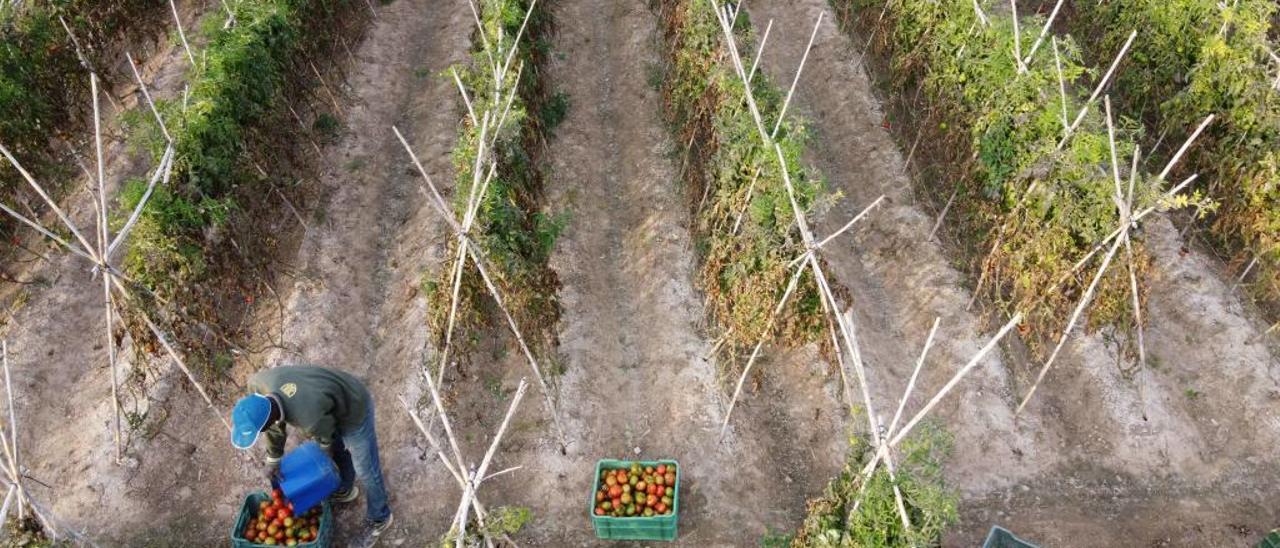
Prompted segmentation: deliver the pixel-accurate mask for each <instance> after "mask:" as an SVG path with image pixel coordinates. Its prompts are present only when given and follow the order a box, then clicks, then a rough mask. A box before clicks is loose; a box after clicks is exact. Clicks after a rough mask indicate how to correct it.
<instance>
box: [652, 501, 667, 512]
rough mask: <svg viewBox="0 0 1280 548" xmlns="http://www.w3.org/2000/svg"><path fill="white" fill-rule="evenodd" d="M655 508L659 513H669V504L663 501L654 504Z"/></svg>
mask: <svg viewBox="0 0 1280 548" xmlns="http://www.w3.org/2000/svg"><path fill="white" fill-rule="evenodd" d="M653 509H654V510H655V511H656V512H658V513H659V514H665V513H667V505H665V504H663V503H661V502H659V503H658V504H655V505H653Z"/></svg>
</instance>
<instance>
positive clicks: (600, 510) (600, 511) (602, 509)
mask: <svg viewBox="0 0 1280 548" xmlns="http://www.w3.org/2000/svg"><path fill="white" fill-rule="evenodd" d="M596 515H597V516H603V515H604V508H596Z"/></svg>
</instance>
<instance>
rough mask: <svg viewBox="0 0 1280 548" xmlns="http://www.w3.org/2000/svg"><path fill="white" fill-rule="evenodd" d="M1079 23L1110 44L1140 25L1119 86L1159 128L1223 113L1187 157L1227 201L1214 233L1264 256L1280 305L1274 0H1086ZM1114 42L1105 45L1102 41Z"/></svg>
mask: <svg viewBox="0 0 1280 548" xmlns="http://www.w3.org/2000/svg"><path fill="white" fill-rule="evenodd" d="M1080 9H1081V13H1080V15H1079V17H1077V19H1078V21H1077V26H1078V27H1081V28H1082V29H1083V30H1084V31H1085V32H1090V33H1093V34H1096V35H1098V36H1099V37H1100V39H1101V41H1102V43H1103V44H1104V45H1112V44H1115V43H1116V42H1117V41H1120V40H1124V39H1125V37H1126V35H1127V33H1128V30H1127V29H1130V28H1134V27H1136V28H1140V29H1142V34H1141V36H1140V38H1139V40H1137V41H1136V42H1135V46H1134V53H1133V54H1132V55H1131V57H1132V60H1131V61H1130V62H1129V63H1128V64H1127V65H1126V67H1125V69H1124V71H1122V72H1121V76H1120V81H1119V83H1120V84H1121V85H1120V86H1119V87H1118V90H1119V93H1120V95H1121V96H1122V97H1124V98H1125V99H1126V102H1127V103H1130V104H1134V105H1141V106H1142V107H1143V114H1144V115H1146V117H1147V119H1148V121H1149V123H1150V125H1151V126H1152V128H1153V131H1152V133H1153V134H1167V137H1166V152H1165V154H1166V155H1167V154H1169V152H1168V151H1172V150H1173V147H1170V146H1168V145H1170V144H1173V145H1176V144H1177V143H1180V142H1182V141H1183V140H1184V139H1185V137H1186V136H1187V135H1188V134H1189V133H1190V132H1191V130H1192V129H1194V128H1195V127H1196V126H1197V125H1198V124H1199V123H1200V121H1201V120H1203V119H1204V117H1205V116H1207V115H1208V114H1216V115H1217V116H1218V118H1217V120H1216V121H1215V122H1214V123H1213V125H1211V126H1210V127H1209V128H1208V130H1207V131H1206V132H1205V135H1204V137H1202V138H1201V141H1200V142H1201V145H1200V147H1199V148H1198V149H1196V150H1193V151H1192V153H1191V154H1189V155H1188V157H1187V158H1186V159H1185V160H1184V161H1183V165H1182V168H1181V169H1180V171H1181V172H1183V173H1192V172H1195V173H1199V174H1200V175H1201V177H1200V179H1199V183H1200V185H1201V188H1204V189H1207V190H1208V191H1209V193H1210V197H1211V198H1214V199H1216V200H1219V201H1221V202H1222V208H1221V210H1220V211H1219V212H1218V214H1217V215H1215V216H1214V219H1213V223H1212V230H1213V233H1214V234H1215V235H1216V236H1217V238H1218V240H1219V242H1221V243H1222V244H1224V245H1225V246H1226V247H1227V248H1228V249H1229V251H1230V253H1232V254H1234V255H1235V256H1236V257H1237V258H1238V261H1239V262H1242V263H1243V262H1248V261H1250V260H1251V259H1252V258H1254V257H1256V258H1258V263H1257V266H1256V267H1255V270H1254V272H1255V273H1257V275H1256V278H1255V280H1256V282H1255V283H1253V284H1252V288H1253V289H1254V293H1255V295H1257V296H1258V297H1260V298H1262V299H1265V300H1268V301H1270V302H1271V303H1273V304H1280V183H1277V181H1280V90H1277V89H1276V88H1275V87H1274V85H1275V82H1276V75H1277V72H1276V71H1277V67H1278V65H1277V63H1276V62H1274V61H1273V60H1272V58H1271V53H1270V52H1271V51H1280V41H1278V40H1277V39H1276V37H1275V36H1276V35H1275V33H1276V28H1275V27H1274V25H1275V22H1276V17H1277V13H1280V4H1277V3H1276V2H1275V1H1274V0H1239V1H1234V2H1217V1H1215V0H1113V1H1110V2H1106V3H1102V4H1099V5H1094V3H1092V2H1085V3H1082V5H1081V7H1080ZM1103 49H1106V48H1103Z"/></svg>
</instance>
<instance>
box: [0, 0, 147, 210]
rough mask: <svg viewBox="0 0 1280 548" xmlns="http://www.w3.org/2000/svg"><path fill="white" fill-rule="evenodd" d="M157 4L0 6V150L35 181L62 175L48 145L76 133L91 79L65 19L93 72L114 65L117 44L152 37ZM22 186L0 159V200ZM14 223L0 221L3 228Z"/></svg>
mask: <svg viewBox="0 0 1280 548" xmlns="http://www.w3.org/2000/svg"><path fill="white" fill-rule="evenodd" d="M163 4H164V2H163V1H162V0H120V1H115V2H101V1H97V0H55V1H51V2H23V3H22V5H21V7H14V6H13V5H12V4H10V3H4V5H3V6H0V144H3V145H4V146H5V147H6V148H8V149H9V151H10V152H12V153H13V155H14V157H15V158H17V159H18V161H19V162H22V163H23V167H25V168H26V169H27V170H28V171H30V172H31V173H32V174H33V175H34V176H35V177H36V178H37V179H38V180H41V181H42V182H44V183H45V184H46V185H49V186H51V187H54V189H56V188H57V185H55V184H53V182H52V181H50V180H49V179H54V178H56V176H57V175H61V174H62V172H63V170H61V169H60V168H59V166H58V162H59V159H58V158H57V155H56V154H55V152H54V151H53V150H51V149H50V143H51V139H52V138H66V137H67V136H68V135H70V134H72V133H74V132H75V131H77V130H79V129H81V127H82V124H83V122H82V121H80V120H81V118H83V117H82V116H81V114H82V113H83V111H84V109H85V108H86V107H87V106H88V104H89V103H88V101H89V74H88V72H87V71H85V70H84V68H83V67H82V66H81V64H80V61H79V58H78V57H77V56H76V52H75V48H74V47H73V45H72V43H71V41H70V39H69V38H68V37H67V33H66V30H64V29H63V28H62V24H61V23H59V22H58V17H59V16H61V17H64V18H65V19H66V21H67V25H68V26H69V27H70V28H71V31H72V32H73V33H75V35H76V36H77V38H78V39H79V40H80V41H81V45H82V46H83V47H84V48H85V50H86V51H85V54H86V55H87V56H88V61H89V62H90V63H93V64H94V65H95V66H108V65H110V64H112V63H114V59H112V58H111V57H110V53H109V52H112V51H114V48H113V46H115V45H117V44H118V43H121V42H125V41H129V40H134V39H136V38H137V37H138V36H141V35H143V34H145V33H147V32H151V31H152V29H153V27H154V25H155V23H156V21H157V17H158V14H161V13H164V12H160V11H159V10H157V9H154V8H156V7H157V6H160V5H163ZM24 187H25V183H23V182H22V179H21V178H20V177H19V175H18V172H17V170H16V169H14V167H13V166H12V165H10V164H9V162H7V161H4V160H0V199H3V200H5V201H7V202H10V203H12V201H13V200H16V199H22V198H23V196H24V195H23V194H22V193H21V192H22V190H21V189H23V188H24ZM11 222H12V220H11V219H9V218H8V217H3V218H0V228H4V227H6V226H9V224H10V223H11Z"/></svg>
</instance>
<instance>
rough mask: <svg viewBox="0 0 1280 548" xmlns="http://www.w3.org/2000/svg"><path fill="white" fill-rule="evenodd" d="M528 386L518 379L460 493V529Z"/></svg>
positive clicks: (463, 528)
mask: <svg viewBox="0 0 1280 548" xmlns="http://www.w3.org/2000/svg"><path fill="white" fill-rule="evenodd" d="M528 388H529V383H528V382H527V381H525V380H524V379H521V380H520V386H519V387H518V388H516V394H515V396H514V397H513V398H511V405H510V406H508V407H507V414H506V416H505V417H503V419H502V424H500V425H499V426H498V432H497V433H495V434H494V435H493V442H492V443H490V444H489V450H488V451H486V452H485V454H484V458H483V459H481V461H480V468H478V469H476V472H475V474H473V479H472V484H473V485H472V487H471V489H469V490H467V491H464V492H463V494H462V506H463V510H462V528H461V529H462V530H465V528H466V522H467V520H466V518H467V508H468V507H469V504H470V502H471V497H474V496H475V492H476V490H477V489H478V488H479V487H480V483H481V481H483V480H481V479H480V478H483V477H484V475H485V472H486V471H487V470H488V469H489V464H490V463H492V462H493V454H494V453H496V452H497V451H498V445H499V444H501V443H502V436H503V435H504V434H506V433H507V426H508V425H509V424H511V417H514V416H515V414H516V408H517V407H519V406H520V400H522V399H524V393H525V390H526V389H528ZM462 539H463V536H462V535H461V534H459V536H458V546H462V545H463V543H462Z"/></svg>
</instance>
